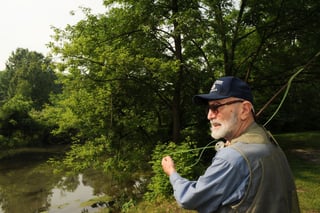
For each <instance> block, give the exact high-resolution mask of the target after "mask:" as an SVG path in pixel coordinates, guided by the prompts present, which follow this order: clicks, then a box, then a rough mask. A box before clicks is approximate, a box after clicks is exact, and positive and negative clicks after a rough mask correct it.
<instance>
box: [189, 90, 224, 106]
mask: <svg viewBox="0 0 320 213" xmlns="http://www.w3.org/2000/svg"><path fill="white" fill-rule="evenodd" d="M224 98H229V96H222V95H217V94H214V93H209V94H201V95H195V96H193V98H192V101H193V103H194V104H196V105H206V104H208V101H211V100H212V101H213V100H220V99H224Z"/></svg>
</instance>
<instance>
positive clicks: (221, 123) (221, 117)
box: [208, 98, 243, 140]
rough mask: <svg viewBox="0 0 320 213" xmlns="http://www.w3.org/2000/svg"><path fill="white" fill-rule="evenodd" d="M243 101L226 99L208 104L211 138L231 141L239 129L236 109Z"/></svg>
mask: <svg viewBox="0 0 320 213" xmlns="http://www.w3.org/2000/svg"><path fill="white" fill-rule="evenodd" d="M242 102H243V100H240V99H236V98H226V99H222V100H215V101H209V102H208V104H209V105H208V108H209V110H208V119H209V120H210V124H211V128H210V130H211V136H212V137H213V138H215V139H219V138H225V139H227V140H229V139H230V140H231V139H232V137H233V135H234V134H235V132H236V130H237V129H238V128H239V125H240V123H239V118H238V110H237V109H238V108H239V105H240V104H241V103H242Z"/></svg>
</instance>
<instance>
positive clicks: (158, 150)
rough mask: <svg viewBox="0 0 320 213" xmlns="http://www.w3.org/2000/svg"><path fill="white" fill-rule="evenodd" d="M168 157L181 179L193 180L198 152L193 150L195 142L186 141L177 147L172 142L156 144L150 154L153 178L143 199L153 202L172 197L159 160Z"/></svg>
mask: <svg viewBox="0 0 320 213" xmlns="http://www.w3.org/2000/svg"><path fill="white" fill-rule="evenodd" d="M166 155H170V156H171V157H172V158H173V160H174V162H175V165H176V169H177V171H178V172H179V174H181V175H182V176H183V177H186V178H193V177H194V174H195V170H194V168H193V165H194V163H195V162H196V161H197V155H198V150H197V149H196V148H195V142H191V141H189V139H187V140H186V141H184V142H182V143H181V144H179V145H177V144H175V143H174V142H169V143H168V144H158V145H157V146H156V147H155V149H154V152H153V154H152V160H151V161H150V163H151V165H152V171H153V173H154V176H153V177H152V178H151V181H150V183H149V185H148V190H149V191H148V192H147V193H146V194H145V199H147V200H149V201H155V200H157V199H161V198H163V197H165V196H168V195H172V193H173V191H172V187H171V185H170V182H169V178H168V177H167V175H166V174H165V173H164V172H163V170H162V166H161V160H162V158H163V157H164V156H166Z"/></svg>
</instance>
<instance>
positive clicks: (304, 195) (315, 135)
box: [276, 132, 320, 213]
mask: <svg viewBox="0 0 320 213" xmlns="http://www.w3.org/2000/svg"><path fill="white" fill-rule="evenodd" d="M276 138H277V140H278V141H279V143H280V145H281V147H282V148H283V149H284V151H285V153H286V155H287V157H288V161H289V163H290V166H291V168H292V171H293V174H294V177H295V182H296V185H297V191H298V196H299V202H300V207H301V212H303V213H319V212H320V184H319V183H320V166H319V165H320V132H306V133H291V134H281V135H276Z"/></svg>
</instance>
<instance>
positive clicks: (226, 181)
mask: <svg viewBox="0 0 320 213" xmlns="http://www.w3.org/2000/svg"><path fill="white" fill-rule="evenodd" d="M248 178H249V169H248V167H247V164H246V162H245V160H244V159H243V158H242V156H241V155H240V154H239V153H238V152H237V151H235V150H233V149H230V148H224V149H222V150H221V151H219V152H218V153H217V154H216V156H215V157H214V158H213V160H212V164H211V165H210V166H209V167H208V168H207V170H206V171H205V173H204V174H203V175H202V176H200V177H199V179H198V180H197V181H190V180H187V179H185V178H182V177H181V176H180V175H179V174H178V173H173V174H171V176H170V183H171V184H172V186H173V190H174V196H175V199H176V200H177V202H178V203H179V204H180V205H181V206H182V207H183V208H186V209H196V210H198V211H200V212H211V211H214V210H216V209H217V208H218V207H219V206H221V205H226V204H229V203H234V202H236V201H239V200H240V199H241V198H242V196H243V195H244V193H245V188H246V184H247V181H248Z"/></svg>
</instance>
